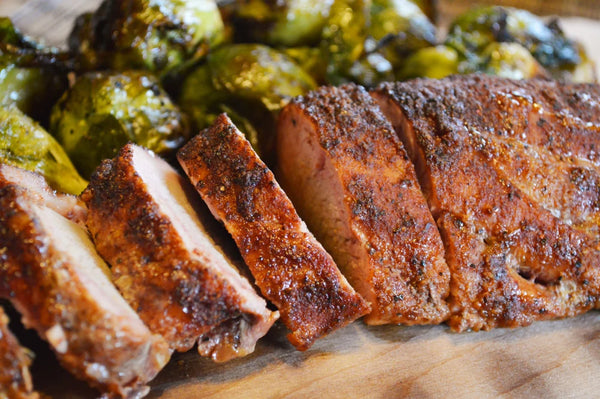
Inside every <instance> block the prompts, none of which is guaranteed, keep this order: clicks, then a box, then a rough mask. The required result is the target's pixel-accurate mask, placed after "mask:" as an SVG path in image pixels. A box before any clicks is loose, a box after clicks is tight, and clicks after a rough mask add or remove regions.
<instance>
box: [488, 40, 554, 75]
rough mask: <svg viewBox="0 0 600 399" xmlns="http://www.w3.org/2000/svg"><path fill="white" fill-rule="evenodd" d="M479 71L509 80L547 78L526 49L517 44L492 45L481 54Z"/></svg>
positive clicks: (543, 70)
mask: <svg viewBox="0 0 600 399" xmlns="http://www.w3.org/2000/svg"><path fill="white" fill-rule="evenodd" d="M482 56H483V57H482V58H483V60H484V62H483V64H482V65H481V66H480V68H479V70H481V71H483V72H485V73H488V74H490V75H496V76H502V77H505V78H511V79H529V78H534V77H549V76H548V74H547V72H546V70H545V69H544V68H542V66H541V65H540V64H539V63H538V62H537V61H536V59H535V58H533V56H532V55H531V54H530V53H529V51H527V49H526V48H525V47H523V46H521V45H520V44H518V43H492V44H490V45H489V46H487V47H486V49H485V50H484V51H483V52H482Z"/></svg>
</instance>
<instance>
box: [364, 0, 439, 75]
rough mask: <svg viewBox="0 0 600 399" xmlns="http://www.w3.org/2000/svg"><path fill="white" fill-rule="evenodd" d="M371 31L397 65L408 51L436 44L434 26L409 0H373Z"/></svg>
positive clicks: (384, 53) (397, 65) (385, 53)
mask: <svg viewBox="0 0 600 399" xmlns="http://www.w3.org/2000/svg"><path fill="white" fill-rule="evenodd" d="M369 35H370V36H371V37H373V39H375V40H376V41H377V43H378V44H377V47H378V51H379V52H381V53H382V54H383V55H384V56H385V58H386V59H387V60H389V61H390V62H391V63H392V65H393V66H394V67H395V68H397V67H400V66H401V65H402V63H403V61H404V59H405V58H406V56H407V55H408V54H411V53H413V52H415V51H417V50H419V49H422V48H425V47H429V46H433V45H435V44H436V29H435V26H434V25H433V24H432V23H431V21H430V20H429V19H428V18H427V16H426V15H425V14H424V13H423V11H422V10H421V9H420V8H419V7H418V6H417V5H416V4H415V3H413V2H412V1H410V0H373V6H372V7H371V26H370V28H369Z"/></svg>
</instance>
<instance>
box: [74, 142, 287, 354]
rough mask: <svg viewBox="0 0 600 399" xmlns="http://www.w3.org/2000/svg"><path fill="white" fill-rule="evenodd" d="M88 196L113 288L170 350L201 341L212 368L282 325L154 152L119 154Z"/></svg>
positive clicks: (193, 197)
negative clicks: (215, 237)
mask: <svg viewBox="0 0 600 399" xmlns="http://www.w3.org/2000/svg"><path fill="white" fill-rule="evenodd" d="M82 198H83V200H84V201H85V202H86V204H87V206H88V208H89V211H88V219H87V225H88V228H89V230H90V232H91V233H92V236H93V239H94V242H95V244H96V247H97V248H98V252H99V253H100V254H101V255H102V256H103V257H104V259H106V260H107V261H108V263H109V264H110V265H111V266H112V272H113V275H114V279H115V280H114V281H115V284H116V285H117V287H118V288H119V290H120V291H121V293H122V294H123V296H124V297H125V299H126V300H127V301H128V302H129V304H130V305H131V306H132V307H133V308H134V309H135V310H136V311H137V312H138V314H139V315H140V317H141V318H142V320H144V322H146V324H147V325H148V326H149V327H150V329H151V330H152V331H153V332H155V333H159V334H161V335H162V336H163V337H165V339H166V340H167V342H169V345H170V346H171V347H172V348H173V349H176V350H178V351H187V350H189V349H191V348H192V347H193V345H194V344H195V343H196V342H198V351H199V353H200V354H201V355H203V356H210V357H212V358H213V359H214V360H216V361H225V360H229V359H231V358H233V357H239V356H244V355H246V354H248V353H251V352H252V351H253V350H254V346H255V344H256V341H257V340H258V339H259V338H261V337H262V336H264V335H265V334H266V332H267V331H268V330H269V328H270V327H271V325H272V324H273V323H274V322H275V320H277V318H278V313H277V312H272V311H270V310H269V309H268V308H267V307H266V302H265V300H264V299H262V298H261V297H259V296H258V294H257V293H256V292H255V291H254V289H253V288H252V286H251V285H250V283H249V282H248V280H246V279H245V278H244V277H242V276H241V275H240V274H239V272H238V270H237V269H236V267H235V265H234V264H233V263H232V261H231V260H230V259H229V258H228V257H227V256H226V255H225V254H224V253H223V251H221V249H220V248H219V247H218V246H217V245H216V244H215V242H214V240H213V239H212V238H211V236H210V235H209V233H208V231H207V229H209V227H207V225H208V224H209V222H210V220H211V219H212V216H211V215H210V214H209V213H208V210H206V209H205V207H204V208H203V204H202V203H201V200H200V198H199V196H198V194H197V193H196V192H195V191H194V188H193V187H192V186H191V185H190V184H189V182H188V181H187V180H185V179H184V178H183V177H182V176H181V175H180V174H179V173H177V172H176V171H175V170H174V169H173V168H172V167H171V166H170V165H169V164H167V163H166V162H165V161H164V160H162V159H160V158H158V157H156V156H154V154H152V153H151V152H150V151H148V150H146V149H143V148H142V147H138V146H136V145H133V144H128V145H126V146H125V147H123V148H122V149H121V151H120V152H119V154H118V156H117V157H116V158H114V159H112V160H106V161H104V162H103V163H102V165H101V166H99V167H98V169H97V170H96V171H95V173H94V174H93V175H92V177H91V180H90V184H89V186H88V188H87V189H86V190H85V191H84V192H83V193H82ZM212 221H213V223H214V222H215V221H214V219H212Z"/></svg>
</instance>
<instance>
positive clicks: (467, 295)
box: [373, 75, 600, 331]
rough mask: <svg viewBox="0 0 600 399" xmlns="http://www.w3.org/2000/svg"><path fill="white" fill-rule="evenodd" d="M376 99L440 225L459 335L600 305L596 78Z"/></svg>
mask: <svg viewBox="0 0 600 399" xmlns="http://www.w3.org/2000/svg"><path fill="white" fill-rule="evenodd" d="M373 96H374V98H375V99H376V100H377V102H378V103H379V105H380V106H381V109H382V111H383V112H384V114H386V115H387V116H388V117H389V119H390V120H391V121H392V123H393V125H394V128H395V129H396V131H397V132H398V134H399V136H400V137H401V138H402V140H403V142H404V143H405V145H406V147H407V149H408V152H409V154H410V157H411V159H412V160H413V162H414V164H415V165H416V166H417V170H418V175H419V179H420V182H421V186H422V187H423V189H424V191H425V195H426V197H427V199H428V202H429V207H430V209H431V211H432V213H433V215H434V217H435V218H436V221H437V224H438V226H439V228H440V230H441V233H442V237H443V240H444V244H445V248H446V254H447V261H448V265H449V267H450V271H451V274H452V280H451V288H450V297H449V301H450V306H451V310H452V316H451V318H450V320H449V324H450V326H451V327H452V328H453V329H454V330H457V331H464V330H468V329H472V330H479V329H489V328H493V327H516V326H522V325H527V324H530V323H531V322H533V321H535V320H544V319H551V318H557V317H565V316H572V315H576V314H579V313H582V312H585V311H586V310H588V309H591V308H593V307H598V306H599V305H600V245H599V244H600V242H599V238H600V236H599V230H598V221H600V206H599V204H600V188H599V187H600V185H599V182H600V157H599V155H598V154H599V153H598V152H597V149H598V148H600V136H599V135H598V131H600V105H599V104H600V87H599V86H598V85H564V84H560V83H557V82H551V81H537V80H532V81H513V80H508V79H502V78H495V77H489V76H480V75H473V76H466V77H452V78H448V79H444V80H426V79H422V80H415V81H411V82H406V83H387V84H383V85H381V86H380V87H379V88H378V89H377V90H375V91H374V92H373Z"/></svg>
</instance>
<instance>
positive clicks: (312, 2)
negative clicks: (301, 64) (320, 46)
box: [221, 0, 333, 47]
mask: <svg viewBox="0 0 600 399" xmlns="http://www.w3.org/2000/svg"><path fill="white" fill-rule="evenodd" d="M332 2H333V0H286V1H281V0H247V1H232V2H230V3H228V4H225V5H223V6H222V7H221V10H222V12H223V15H225V20H226V22H229V23H231V24H232V25H233V26H234V31H235V33H234V36H235V39H236V41H240V42H251V41H256V42H260V43H266V44H270V45H273V46H288V47H292V46H305V45H311V44H315V43H318V40H319V38H320V36H321V31H322V30H323V27H324V26H325V24H326V22H327V17H328V16H329V9H330V8H331V4H332Z"/></svg>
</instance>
